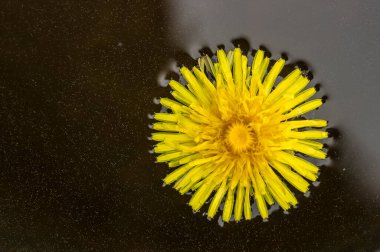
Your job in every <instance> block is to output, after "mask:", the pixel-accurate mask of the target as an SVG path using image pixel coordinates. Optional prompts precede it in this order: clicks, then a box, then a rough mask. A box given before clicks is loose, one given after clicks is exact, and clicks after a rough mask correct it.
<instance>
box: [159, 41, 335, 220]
mask: <svg viewBox="0 0 380 252" xmlns="http://www.w3.org/2000/svg"><path fill="white" fill-rule="evenodd" d="M269 61H270V59H269V58H268V57H265V55H264V52H263V51H262V50H258V51H257V52H256V54H255V57H254V59H253V63H252V66H248V58H247V56H245V55H244V54H242V52H241V50H240V48H235V49H234V50H233V51H230V52H229V53H228V54H227V55H226V53H225V52H224V50H218V51H217V61H216V62H212V60H211V59H210V57H208V56H203V57H201V58H199V60H198V63H199V65H198V66H194V67H193V68H192V71H191V70H189V69H188V68H186V67H182V68H181V69H180V72H181V74H182V76H183V77H184V79H185V80H186V82H187V84H186V85H182V84H180V83H178V82H177V81H175V80H171V81H170V82H169V85H170V87H171V88H172V89H173V91H172V93H171V94H172V96H173V97H174V99H168V98H161V99H160V103H161V104H162V105H163V106H164V107H166V108H168V109H170V111H171V112H170V113H156V114H155V115H154V118H155V119H156V120H157V121H158V122H156V123H154V124H153V129H155V130H157V131H159V132H155V133H152V140H154V141H158V142H159V143H158V144H157V145H155V148H154V152H155V153H158V154H159V155H158V156H157V162H167V163H168V166H169V167H170V168H171V169H173V171H172V172H171V173H170V174H169V175H167V176H166V177H165V179H164V182H165V183H166V184H172V183H174V188H175V189H176V190H178V191H179V192H180V193H181V194H184V193H187V192H189V191H192V192H193V195H192V197H191V200H190V202H189V205H190V206H191V207H192V208H193V210H194V211H198V210H199V209H200V208H201V207H202V206H203V205H204V204H205V202H206V201H207V199H209V198H210V199H211V198H212V200H211V202H210V204H209V207H208V212H207V214H208V216H209V217H210V218H212V217H214V216H215V214H216V213H217V211H218V208H219V206H220V204H221V203H222V200H223V199H224V200H225V201H224V206H223V214H222V218H223V220H224V221H226V222H228V221H230V219H231V216H232V214H233V215H234V219H235V221H240V220H241V219H242V216H243V213H244V218H245V219H247V220H249V219H251V218H252V209H251V205H252V202H253V201H256V205H257V207H258V210H259V213H260V215H261V216H262V218H263V219H266V218H268V205H269V206H270V205H273V204H274V202H275V201H276V202H278V204H279V205H280V206H281V208H282V209H284V210H288V209H289V208H290V207H291V206H295V205H296V204H297V199H296V197H295V196H294V195H293V193H292V192H291V190H290V189H289V188H288V186H287V185H286V183H285V182H284V180H286V181H287V182H288V183H289V184H291V185H292V186H294V187H295V188H296V189H298V190H299V191H301V192H306V191H308V187H309V182H308V181H307V180H310V181H315V180H316V179H317V177H318V167H317V166H316V165H314V164H312V163H310V162H309V161H306V160H305V159H303V158H301V157H300V156H299V155H296V154H297V153H301V154H304V155H308V156H310V157H313V158H317V159H324V158H326V153H325V152H324V151H323V144H322V143H320V142H318V141H316V140H318V139H323V138H327V137H328V133H327V132H325V131H322V130H310V128H323V127H325V126H326V125H327V121H326V120H321V119H312V120H304V119H301V118H300V117H299V116H301V115H303V114H305V113H307V112H309V111H312V110H314V109H316V108H318V107H319V106H321V105H322V100H321V99H314V100H311V101H307V100H308V99H309V98H311V97H312V96H313V95H314V94H315V93H316V89H315V88H314V87H311V88H308V89H306V90H304V88H305V87H306V86H307V85H308V83H309V82H310V80H309V79H308V78H307V77H305V76H304V75H303V73H302V71H301V70H300V69H298V68H296V69H294V70H293V71H292V72H291V73H290V74H289V75H287V76H286V77H285V78H284V79H282V80H281V81H280V82H279V83H278V84H277V85H276V87H274V84H275V82H276V80H277V79H278V76H279V74H280V72H281V70H282V68H283V67H284V65H285V60H284V59H282V58H281V59H279V60H278V61H277V62H275V63H274V65H273V66H272V67H271V69H270V70H269V71H268V72H267V68H268V65H269ZM303 90H304V91H303ZM281 177H282V178H283V179H284V180H283V179H282V178H281Z"/></svg>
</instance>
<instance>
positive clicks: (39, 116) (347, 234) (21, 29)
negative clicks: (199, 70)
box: [0, 0, 380, 251]
mask: <svg viewBox="0 0 380 252" xmlns="http://www.w3.org/2000/svg"><path fill="white" fill-rule="evenodd" d="M232 2H233V3H232ZM379 11H380V4H379V2H378V1H367V0H366V1H318V2H317V1H292V0H286V1H264V0H262V1H217V0H214V1H201V0H196V1H194V0H192V1H170V2H169V1H135V2H133V1H121V0H120V1H105V0H104V1H74V0H72V1H70V0H66V1H14V0H5V1H1V3H0V32H1V38H0V62H1V63H0V118H1V119H0V134H1V135H0V162H1V163H0V173H1V176H0V250H1V251H375V250H376V249H379V248H380V160H379V152H380V134H379V129H380V126H379V124H380V117H379V112H378V110H379V96H380V83H379V78H378V73H379V70H378V69H379V67H380V63H379V62H380V15H379ZM238 38H243V39H245V41H248V43H249V46H250V47H251V48H258V47H259V46H264V47H266V48H267V49H268V50H269V51H270V52H271V53H272V56H273V57H275V58H278V57H280V55H281V53H286V54H287V55H288V57H289V62H296V61H300V60H301V61H302V62H304V63H305V64H306V65H307V66H308V67H309V69H310V70H311V71H312V73H313V75H314V79H313V83H314V84H317V83H320V84H321V85H320V86H321V88H320V93H319V94H320V95H326V96H327V97H328V100H327V103H326V104H325V105H324V106H323V107H322V108H321V109H320V110H318V111H317V112H316V113H315V114H313V116H315V117H321V118H326V119H328V120H329V121H330V127H331V128H333V129H334V130H335V132H336V134H335V135H336V139H335V140H334V141H331V143H332V146H331V148H330V156H331V159H329V160H328V162H327V165H326V166H325V167H323V168H322V169H321V175H320V179H319V181H320V185H319V186H318V187H312V189H311V193H310V196H309V197H308V198H306V197H303V196H302V195H298V196H299V200H300V203H299V205H298V208H296V209H292V210H290V211H289V214H284V213H283V212H282V211H275V212H274V213H273V214H272V215H271V216H270V218H269V221H268V222H265V223H264V222H262V220H261V219H260V218H256V219H254V220H253V221H250V222H246V221H242V222H241V223H237V224H236V223H232V224H225V225H224V227H220V226H219V225H218V221H217V219H215V220H213V221H208V220H207V219H206V218H205V216H202V214H193V213H192V210H191V208H190V207H189V206H187V202H188V200H189V197H188V196H187V197H186V196H185V197H184V196H181V195H179V193H177V192H176V191H175V190H174V189H171V188H170V187H162V178H163V177H164V176H165V174H166V173H167V168H166V166H165V165H158V164H155V163H154V157H153V156H152V155H150V154H149V153H148V150H149V149H150V148H151V144H152V143H151V142H149V141H148V140H147V138H148V136H149V134H150V129H149V128H148V127H147V125H148V124H149V123H151V120H149V119H148V116H147V115H148V114H149V113H152V112H154V111H157V110H159V109H160V107H159V106H158V105H155V104H154V103H153V99H154V98H156V97H161V96H165V95H167V94H168V90H167V89H165V88H162V87H161V86H160V85H159V84H158V82H159V81H160V80H162V76H161V77H160V73H161V72H162V71H165V70H167V68H168V67H169V68H170V66H172V67H173V64H172V63H171V62H173V59H176V60H178V62H180V64H189V63H191V62H192V59H191V57H197V56H198V55H199V53H198V50H199V49H200V48H202V47H209V48H210V49H211V50H212V51H215V50H216V48H217V46H218V45H220V44H224V45H225V47H226V48H227V49H229V48H232V44H231V43H230V41H231V40H232V39H238ZM241 41H243V40H241ZM173 70H175V71H177V70H176V69H175V68H173ZM172 75H173V76H175V74H172ZM330 145H331V144H330Z"/></svg>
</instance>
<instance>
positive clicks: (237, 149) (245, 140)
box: [226, 123, 255, 154]
mask: <svg viewBox="0 0 380 252" xmlns="http://www.w3.org/2000/svg"><path fill="white" fill-rule="evenodd" d="M254 137H255V136H254V132H252V130H251V129H250V128H249V127H248V125H245V124H243V123H234V124H232V125H230V126H229V127H228V128H227V131H226V142H227V144H228V146H229V147H230V149H231V151H232V152H233V153H234V154H240V153H242V152H244V151H246V150H248V149H249V148H251V147H252V145H253V144H254Z"/></svg>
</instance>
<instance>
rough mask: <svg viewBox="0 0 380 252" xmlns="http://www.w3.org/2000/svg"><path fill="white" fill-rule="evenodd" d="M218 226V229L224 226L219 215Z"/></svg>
mask: <svg viewBox="0 0 380 252" xmlns="http://www.w3.org/2000/svg"><path fill="white" fill-rule="evenodd" d="M218 225H219V226H220V227H223V226H224V221H223V219H222V216H221V215H220V216H219V219H218Z"/></svg>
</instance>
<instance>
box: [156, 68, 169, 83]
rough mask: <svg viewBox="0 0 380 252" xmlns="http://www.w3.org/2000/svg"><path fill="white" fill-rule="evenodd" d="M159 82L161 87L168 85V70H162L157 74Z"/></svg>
mask: <svg viewBox="0 0 380 252" xmlns="http://www.w3.org/2000/svg"><path fill="white" fill-rule="evenodd" d="M157 82H158V84H159V85H160V86H161V87H167V86H168V84H169V80H167V79H166V71H161V72H160V73H159V74H158V76H157Z"/></svg>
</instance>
